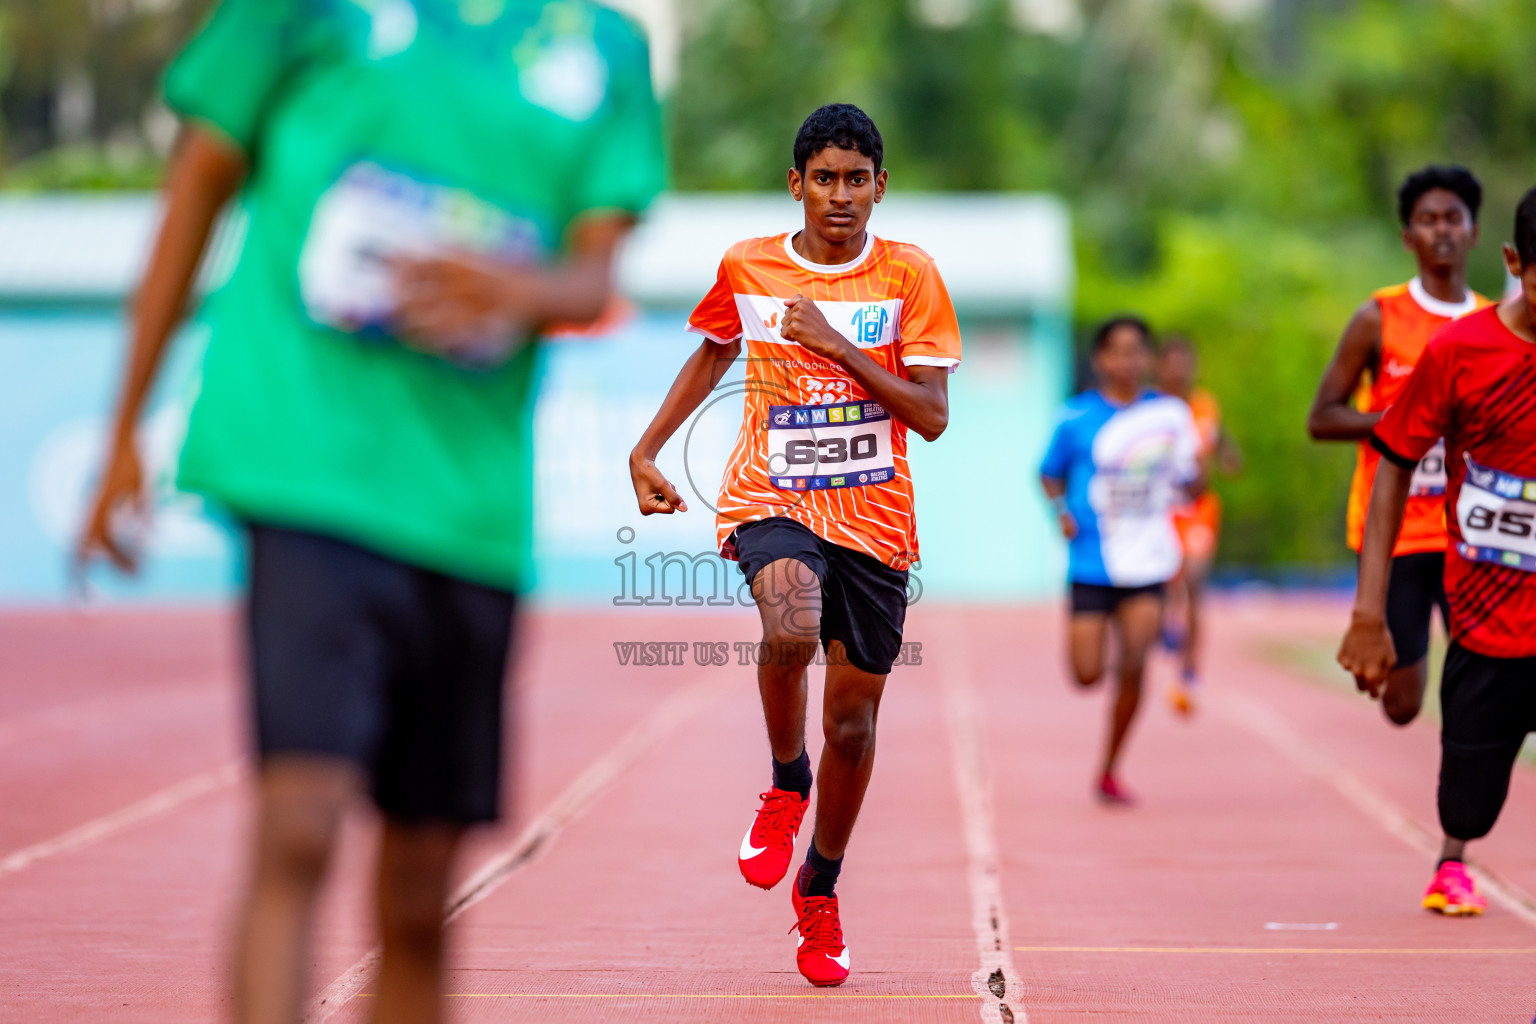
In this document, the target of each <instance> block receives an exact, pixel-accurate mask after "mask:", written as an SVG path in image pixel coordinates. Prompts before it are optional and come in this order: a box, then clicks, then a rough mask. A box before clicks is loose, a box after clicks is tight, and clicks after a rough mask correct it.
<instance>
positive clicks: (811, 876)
mask: <svg viewBox="0 0 1536 1024" xmlns="http://www.w3.org/2000/svg"><path fill="white" fill-rule="evenodd" d="M842 870H843V858H841V857H839V858H837V860H833V859H832V858H831V857H823V856H822V855H821V851H819V850H817V849H816V837H815V836H811V846H810V849H808V850H806V851H805V863H804V864H802V865H800V874H799V875H797V876H795V888H796V889H798V890H799V892H800V895H801V896H831V895H832V891H833V890H834V889H836V888H837V874H838V872H839V871H842Z"/></svg>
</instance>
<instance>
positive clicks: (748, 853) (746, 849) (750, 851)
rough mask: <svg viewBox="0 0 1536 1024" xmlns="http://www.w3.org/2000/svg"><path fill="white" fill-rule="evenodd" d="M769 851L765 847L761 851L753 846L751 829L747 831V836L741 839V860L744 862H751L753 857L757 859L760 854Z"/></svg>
mask: <svg viewBox="0 0 1536 1024" xmlns="http://www.w3.org/2000/svg"><path fill="white" fill-rule="evenodd" d="M767 849H768V847H766V846H765V847H763V848H762V849H761V850H760V849H758V848H757V847H755V846H753V845H752V830H751V829H747V834H746V835H744V836H742V837H741V859H742V860H751V859H752V858H753V857H756V856H757V855H758V854H760V853H763V852H765V851H766V850H767Z"/></svg>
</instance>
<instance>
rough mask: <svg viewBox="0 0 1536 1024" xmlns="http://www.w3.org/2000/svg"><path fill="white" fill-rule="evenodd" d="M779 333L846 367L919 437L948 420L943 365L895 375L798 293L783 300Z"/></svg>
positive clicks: (935, 432)
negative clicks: (862, 349) (844, 335)
mask: <svg viewBox="0 0 1536 1024" xmlns="http://www.w3.org/2000/svg"><path fill="white" fill-rule="evenodd" d="M779 333H780V334H781V335H783V336H784V338H785V339H786V340H789V341H793V342H795V343H796V344H798V345H800V346H801V347H803V348H806V349H809V350H810V351H811V352H814V353H816V354H817V355H819V356H821V357H823V358H825V359H830V360H832V361H833V362H835V363H837V364H838V365H839V366H841V367H842V368H843V369H844V370H847V371H848V376H850V377H852V378H853V379H854V380H855V381H857V382H858V384H859V386H860V387H862V388H863V389H864V392H865V394H867V395H869V396H870V397H871V398H873V399H874V400H875V401H877V402H879V403H880V404H881V405H883V406H885V408H886V411H887V412H889V413H890V414H891V415H892V416H894V417H896V419H898V420H900V421H901V422H902V423H903V424H905V425H906V427H907V428H908V429H909V430H915V431H917V432H918V434H920V435H921V436H922V438H923V440H925V441H935V440H937V439H938V437H939V435H940V434H942V433H944V428H945V427H947V426H949V367H947V366H909V367H907V377H909V378H911V379H907V377H900V376H898V375H896V374H894V373H892V372H891V371H890V370H887V369H886V368H885V367H883V366H881V365H880V364H879V363H877V362H875V361H874V360H873V359H871V358H869V357H868V356H866V355H865V354H864V353H863V352H860V351H859V349H858V347H857V346H855V345H854V344H853V343H852V342H851V341H849V340H848V339H847V338H845V337H843V334H842V332H840V331H839V330H837V328H835V327H833V326H832V325H831V324H829V323H827V318H826V317H825V316H823V315H822V312H821V310H819V309H817V308H816V303H814V302H812V301H811V300H810V299H807V298H806V297H805V296H803V295H796V296H795V297H794V298H792V299H790V300H789V301H788V302H786V303H785V304H784V320H783V323H781V324H780V326H779Z"/></svg>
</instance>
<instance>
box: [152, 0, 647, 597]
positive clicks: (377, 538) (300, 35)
mask: <svg viewBox="0 0 1536 1024" xmlns="http://www.w3.org/2000/svg"><path fill="white" fill-rule="evenodd" d="M165 90H166V96H167V100H168V102H169V103H170V105H171V107H172V108H173V109H174V110H176V111H177V112H178V113H180V114H181V115H182V116H184V117H186V118H188V119H191V120H192V121H194V122H197V123H200V124H202V125H205V126H208V127H210V128H211V129H212V130H214V131H215V132H217V133H219V134H221V135H223V136H226V137H227V138H228V139H230V140H232V141H233V142H234V143H236V144H237V145H238V146H239V147H240V148H241V149H242V150H243V151H244V152H245V153H246V154H247V155H248V156H249V158H250V161H251V174H250V178H249V180H248V182H247V186H246V192H245V195H244V202H245V205H246V208H247V209H248V210H249V212H250V222H249V228H248V230H247V234H246V239H245V244H244V248H243V250H242V251H241V254H240V259H239V262H238V264H237V266H236V268H235V270H234V273H233V275H232V276H231V278H230V280H229V282H228V283H227V284H226V285H225V286H224V287H223V288H222V289H221V290H220V291H219V292H218V294H216V295H215V296H213V297H212V298H211V299H210V300H209V306H208V311H207V312H208V317H209V320H210V323H211V327H212V331H211V340H210V343H209V347H208V352H207V355H206V356H205V358H204V363H203V373H202V382H201V389H200V392H199V395H198V399H197V402H196V404H195V405H194V407H193V411H192V417H191V423H190V425H189V429H188V435H187V440H186V444H185V447H184V449H183V452H182V459H181V467H180V475H179V482H180V484H181V486H182V487H183V488H185V489H187V490H191V491H195V492H198V493H201V494H204V495H206V496H208V497H209V498H211V499H213V500H214V501H215V502H216V503H218V504H221V505H223V506H225V507H227V508H228V509H230V510H231V511H232V512H233V513H235V514H236V515H237V516H240V517H242V518H246V519H251V520H256V521H260V522H269V523H274V524H277V525H284V526H290V527H296V528H300V529H309V530H314V531H316V532H322V533H327V534H331V535H334V536H338V537H341V538H344V539H346V540H350V541H354V542H356V543H359V544H362V545H365V546H367V547H370V548H373V549H375V550H378V551H380V552H382V553H384V554H386V555H388V556H390V557H393V558H397V559H400V560H402V561H406V562H409V563H411V564H414V565H419V566H422V567H424V568H428V569H434V570H437V571H440V572H444V573H448V574H451V575H454V576H458V577H462V578H465V579H469V580H474V581H477V582H481V583H486V584H489V585H492V586H497V587H504V588H514V589H516V588H520V587H522V586H524V585H526V582H527V580H528V575H529V569H530V561H531V556H532V552H531V547H532V521H533V486H532V462H533V439H532V413H533V401H534V394H533V384H534V380H533V373H534V366H535V356H536V353H535V351H534V346H533V345H527V346H524V347H522V348H521V349H520V350H518V352H517V354H516V355H515V356H513V357H512V358H511V359H510V361H505V362H501V363H496V364H492V365H491V366H490V368H487V367H486V366H479V367H466V366H462V365H454V364H452V363H449V362H447V361H445V360H443V359H439V358H436V357H433V356H428V355H423V354H421V353H418V352H414V351H412V350H410V349H407V348H405V347H403V346H401V345H400V344H398V343H397V342H394V341H392V340H390V339H389V338H388V337H387V336H384V335H383V334H382V333H381V331H380V330H379V329H378V324H376V323H374V322H373V321H370V320H369V314H368V308H367V307H368V297H369V285H370V283H371V284H372V285H373V286H374V287H375V288H376V287H377V285H378V274H379V273H380V271H378V270H377V266H375V268H374V275H375V276H374V277H373V278H369V276H368V267H367V264H368V261H369V260H370V259H372V255H370V253H375V254H376V252H377V250H370V249H369V246H370V245H374V244H383V245H385V246H391V245H398V246H400V247H401V249H402V251H413V250H412V249H411V248H410V246H411V245H414V244H418V243H420V244H426V245H432V244H437V245H439V251H440V249H441V248H443V247H459V246H461V247H466V248H469V249H471V250H473V251H480V252H484V253H486V254H489V255H506V256H509V257H513V258H519V259H530V258H548V257H551V256H553V255H555V254H558V252H559V250H560V247H561V245H562V241H563V239H564V237H565V235H566V229H567V227H568V226H569V225H570V224H571V222H572V221H573V220H574V219H575V218H577V217H579V216H580V215H582V214H584V213H587V212H591V211H601V210H613V211H631V212H638V211H640V210H641V209H643V208H644V207H645V206H646V205H647V203H649V202H650V200H651V199H652V198H653V197H654V196H655V195H656V193H657V192H658V191H659V190H660V189H661V187H662V185H663V179H664V163H665V161H664V154H663V146H662V140H661V127H660V115H659V112H658V108H657V104H656V100H655V97H654V96H653V94H652V91H651V80H650V64H649V55H648V53H647V50H646V44H645V40H644V37H643V36H642V35H641V33H640V32H639V31H638V30H637V29H636V28H635V27H634V26H633V25H631V23H630V22H629V21H627V20H626V19H625V18H624V17H623V16H621V15H619V14H617V13H615V12H613V11H610V10H608V9H607V8H604V7H601V6H598V5H597V4H595V3H591V2H588V0H560V2H552V3H545V2H535V0H223V2H222V3H221V4H220V6H219V7H218V8H217V9H216V10H215V12H214V14H213V16H212V18H211V19H210V21H209V22H208V24H207V25H206V26H205V27H204V29H203V30H202V32H201V33H200V34H199V35H198V36H197V37H196V38H195V39H194V40H193V41H192V43H191V44H190V45H189V46H188V47H187V49H186V51H185V52H184V53H183V54H182V55H181V56H180V58H179V59H178V60H177V61H176V62H175V64H174V65H173V66H172V67H171V69H170V72H169V73H168V76H167V79H166V86H165ZM370 232H374V233H382V234H380V235H379V237H367V236H368V235H369V233H370ZM376 263H377V261H375V264H376ZM359 268H361V269H359ZM359 274H360V275H361V276H358V275H359ZM376 297H377V296H375V298H376ZM354 299H355V300H357V301H356V302H353V300H354ZM354 307H357V308H354Z"/></svg>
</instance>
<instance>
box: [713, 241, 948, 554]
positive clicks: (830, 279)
mask: <svg viewBox="0 0 1536 1024" xmlns="http://www.w3.org/2000/svg"><path fill="white" fill-rule="evenodd" d="M790 238H791V236H790V234H788V233H786V234H782V235H774V236H773V237H771V238H751V239H748V240H746V241H744V242H738V243H737V244H735V245H734V246H732V247H731V248H730V250H729V251H728V252H727V253H726V254H725V258H724V259H723V260H721V261H720V275H719V277H718V278H717V279H716V281H715V286H714V287H713V288H711V289H710V291H709V294H708V295H706V296H705V297H704V300H703V301H702V302H700V303H699V305H698V308H696V309H695V310H694V311H693V315H692V316H690V317H689V318H688V329H689V330H690V331H693V332H695V333H697V334H702V335H704V336H705V337H706V338H709V339H711V340H713V341H717V342H721V343H726V342H731V341H735V340H736V339H738V338H740V339H742V340H743V341H744V343H745V344H744V347H745V354H746V357H747V379H746V398H745V409H744V411H743V417H742V423H741V431H740V433H739V434H737V436H736V447H735V449H734V450H733V451H732V453H731V459H730V462H729V463H727V465H726V469H725V476H724V478H723V479H722V480H721V481H720V499H719V502H718V503H717V516H716V520H715V526H716V530H717V532H718V540H719V544H720V551H721V554H723V555H724V556H725V557H726V558H734V557H735V551H734V550H733V549H732V548H731V546H730V544H729V543H728V541H729V538H730V535H731V531H732V530H734V529H735V528H736V527H737V526H739V525H741V524H742V523H749V522H755V521H756V520H759V519H767V518H769V517H770V516H788V517H789V518H791V519H794V520H796V521H797V522H800V523H803V524H804V525H805V526H807V527H809V528H810V529H811V531H812V532H813V533H815V534H816V535H817V536H818V537H820V538H821V539H823V540H825V541H828V542H830V543H833V544H837V545H839V546H840V547H845V548H851V549H852V550H854V551H860V552H863V553H865V554H868V555H871V556H873V557H875V558H878V559H879V560H880V561H881V562H883V563H885V564H886V565H888V566H890V567H891V568H893V569H907V568H909V567H910V566H911V564H912V563H913V562H914V561H916V560H917V557H918V552H917V520H916V514H915V513H916V509H915V506H914V500H913V494H912V476H911V473H910V472H909V471H908V469H907V428H906V426H905V425H903V424H902V423H900V422H898V421H897V420H895V419H894V418H893V417H892V416H891V415H890V413H888V412H887V411H886V410H885V409H884V408H883V407H882V406H881V405H880V404H879V403H878V402H875V401H872V400H870V398H869V396H868V395H866V394H864V392H863V390H862V389H860V388H859V386H858V385H857V384H855V383H854V381H853V380H852V379H850V378H849V377H848V376H847V374H846V372H845V371H844V370H843V368H842V367H841V366H838V365H837V364H836V363H833V362H830V361H828V360H826V359H823V358H822V357H821V356H818V355H815V354H814V353H812V352H810V351H809V350H807V349H805V348H802V347H801V346H800V345H798V344H796V343H794V342H791V341H786V340H785V339H784V337H783V336H782V335H780V334H779V324H780V322H781V321H782V320H783V317H784V303H785V302H786V301H787V300H789V299H792V298H794V297H795V296H796V295H797V294H799V295H804V296H805V297H806V298H808V299H810V300H811V301H813V302H815V303H816V306H817V308H818V309H820V310H821V312H822V315H823V316H825V317H826V318H827V322H828V323H830V324H831V325H832V326H833V327H834V328H836V329H837V330H839V331H841V332H842V333H843V335H844V336H845V337H847V338H848V340H849V341H851V342H853V343H854V345H856V346H857V347H858V348H859V350H860V351H861V352H863V353H864V354H865V355H867V356H868V357H869V358H871V359H873V360H874V361H875V362H877V363H879V364H880V365H881V366H883V367H885V369H887V370H889V371H891V372H892V373H895V374H898V375H900V376H903V377H905V376H907V373H906V368H907V367H909V366H943V367H948V368H949V370H950V371H951V372H953V371H954V368H955V367H956V366H957V365H959V363H960V327H959V324H958V323H957V322H956V320H955V310H954V306H953V305H951V303H950V301H949V293H948V292H947V291H946V290H945V288H944V281H943V280H942V279H941V278H940V277H939V272H938V269H937V268H936V267H935V266H934V263H933V258H932V257H931V256H929V255H928V254H927V253H925V252H923V251H922V250H921V249H919V248H917V247H916V246H915V245H906V244H904V243H901V242H889V241H886V240H885V239H882V238H876V237H875V236H874V235H872V234H871V235H869V236H868V241H867V242H866V244H865V246H864V251H863V253H861V254H860V255H859V257H858V258H857V259H855V260H853V261H852V262H850V263H843V264H838V265H835V266H822V265H820V264H816V263H812V262H810V261H809V260H807V259H805V257H803V256H801V255H800V254H799V253H797V252H795V250H794V246H793V245H792V244H791V243H790Z"/></svg>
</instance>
